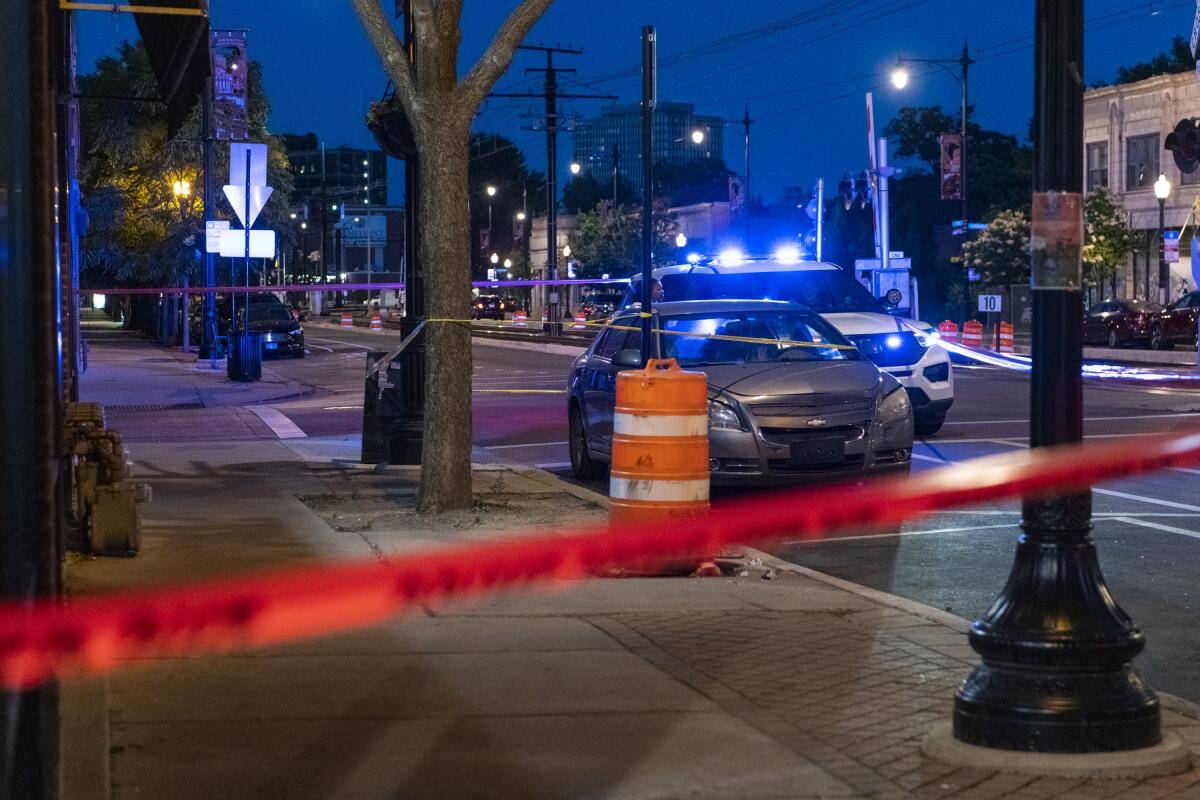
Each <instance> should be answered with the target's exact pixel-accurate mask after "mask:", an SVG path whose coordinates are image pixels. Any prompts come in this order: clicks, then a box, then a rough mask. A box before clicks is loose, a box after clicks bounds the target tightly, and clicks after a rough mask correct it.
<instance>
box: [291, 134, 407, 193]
mask: <svg viewBox="0 0 1200 800" xmlns="http://www.w3.org/2000/svg"><path fill="white" fill-rule="evenodd" d="M282 139H283V143H284V147H285V148H286V149H287V156H288V162H289V164H290V166H291V172H292V178H293V179H294V180H295V188H294V189H293V191H292V203H293V205H295V206H301V205H303V204H305V203H307V202H308V201H309V200H310V199H312V198H313V197H317V196H320V197H322V198H324V199H327V200H329V201H330V202H339V203H349V204H351V205H355V206H361V205H386V204H387V189H388V186H387V156H386V155H385V154H384V153H383V152H382V151H380V150H364V149H360V148H357V147H346V146H339V147H325V146H324V145H323V143H322V142H320V141H319V140H318V139H317V136H316V134H314V133H306V134H303V135H299V134H292V133H285V134H282Z"/></svg>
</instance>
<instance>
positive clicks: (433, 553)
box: [0, 431, 1200, 689]
mask: <svg viewBox="0 0 1200 800" xmlns="http://www.w3.org/2000/svg"><path fill="white" fill-rule="evenodd" d="M1197 462H1200V432H1191V433H1184V432H1180V431H1173V432H1171V433H1169V434H1162V435H1156V436H1144V437H1139V438H1137V439H1133V440H1130V439H1122V440H1120V441H1116V442H1106V443H1104V444H1098V445H1086V446H1084V445H1069V446H1063V447H1057V448H1044V449H1035V450H1024V451H1020V452H1016V453H1006V454H1003V455H999V456H990V457H987V458H981V459H975V460H972V461H970V462H964V463H959V464H955V465H953V466H950V467H946V468H943V469H937V470H931V471H929V472H926V473H923V474H920V475H917V476H915V477H912V478H903V477H897V478H892V479H887V480H880V481H876V482H873V483H872V484H871V485H870V486H867V487H862V486H858V485H854V484H847V485H842V486H827V487H820V488H814V489H802V490H792V491H788V492H777V493H773V494H770V495H755V496H752V497H746V498H742V499H738V500H733V501H728V502H725V503H722V504H721V505H719V506H717V507H715V508H713V509H710V510H709V511H707V512H702V513H699V514H697V515H696V516H694V517H692V518H690V519H689V520H688V521H687V524H686V525H681V524H663V525H657V526H653V525H645V524H642V523H639V524H636V525H628V526H608V527H605V528H603V529H599V530H597V529H593V530H590V531H581V532H575V533H573V534H572V535H564V532H563V531H562V530H555V531H553V532H549V533H544V534H535V535H528V536H523V537H519V538H511V539H502V540H496V541H490V542H471V543H462V544H456V545H452V546H446V547H440V548H436V549H430V550H422V551H419V552H413V553H410V554H389V556H388V560H387V562H385V563H380V562H379V561H378V560H376V559H375V558H370V559H362V560H357V561H350V562H345V561H343V562H340V563H339V562H333V563H329V562H322V563H310V564H308V565H306V566H301V567H293V568H290V569H283V570H278V569H277V570H269V571H259V572H252V573H244V574H242V575H239V576H236V577H232V578H224V579H219V580H209V581H206V582H202V583H193V584H190V585H184V586H174V587H163V588H158V589H153V590H141V591H130V592H123V593H120V594H112V595H108V596H98V597H74V598H72V600H71V603H70V604H69V605H67V604H65V603H61V602H55V601H49V600H42V601H36V602H33V603H27V602H7V603H4V604H0V684H2V685H3V686H5V687H7V688H10V689H18V688H28V687H32V686H36V685H38V684H40V683H44V682H46V681H49V680H51V679H53V678H56V677H68V676H72V675H100V674H104V673H106V672H109V671H111V670H113V669H115V668H116V667H117V666H118V665H120V664H122V663H123V664H130V663H134V662H135V661H136V660H138V659H147V658H162V657H170V656H178V655H185V654H186V655H198V654H203V653H216V652H226V651H230V650H235V649H239V648H247V647H254V646H263V645H270V644H279V643H282V642H287V641H294V640H297V639H302V638H307V637H312V636H320V635H325V634H330V633H335V632H339V631H346V630H351V629H354V628H361V627H366V626H368V625H373V624H377V623H379V622H381V621H383V620H384V619H387V618H388V617H390V616H392V615H394V614H397V613H399V612H401V611H405V610H409V609H413V610H416V609H420V608H422V607H423V606H424V605H425V604H428V603H431V602H435V601H437V600H439V599H442V598H445V597H447V596H450V595H469V594H480V593H483V592H485V591H494V590H496V589H498V588H501V587H505V586H516V585H525V584H530V583H533V582H536V581H543V582H544V581H551V580H555V579H559V580H561V579H572V578H579V577H583V576H586V575H590V574H595V573H597V572H599V571H602V570H604V569H606V568H608V567H610V566H612V565H614V564H626V563H630V562H641V563H654V562H655V561H657V560H659V559H662V558H664V557H668V558H669V557H671V556H673V555H675V554H679V553H689V552H698V551H710V552H712V551H715V550H717V549H719V548H720V547H722V546H724V545H729V544H755V543H760V544H761V543H769V542H772V541H777V540H779V539H781V538H783V537H786V538H787V539H789V540H797V541H798V540H806V539H818V538H823V537H826V536H830V535H833V534H836V535H839V536H845V535H847V534H851V535H852V534H856V533H857V534H862V535H870V534H872V533H875V532H876V531H877V529H878V526H881V525H895V524H898V523H900V522H903V521H904V520H907V519H912V518H914V517H920V516H923V515H925V514H928V513H929V512H931V511H936V510H943V509H950V508H958V507H963V506H970V505H976V504H979V503H984V502H989V501H995V500H1002V499H1006V498H1012V497H1022V496H1027V497H1031V498H1035V499H1036V498H1046V497H1051V496H1054V495H1061V494H1063V493H1069V492H1073V491H1079V490H1081V489H1086V488H1087V487H1089V486H1091V485H1092V484H1093V483H1097V482H1100V481H1106V480H1113V479H1116V478H1125V477H1129V476H1131V475H1137V474H1140V473H1144V472H1149V471H1152V470H1155V469H1162V468H1166V467H1186V466H1190V465H1194V464H1196V463H1197ZM1014 529H1015V526H1014Z"/></svg>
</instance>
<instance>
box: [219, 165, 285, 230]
mask: <svg viewBox="0 0 1200 800" xmlns="http://www.w3.org/2000/svg"><path fill="white" fill-rule="evenodd" d="M242 172H243V173H244V172H245V170H242ZM224 188H225V196H226V197H228V198H229V205H231V206H233V213H235V214H237V218H238V222H240V223H242V227H245V228H250V227H253V226H254V220H256V219H258V212H260V211H262V210H263V206H265V205H266V204H267V200H268V199H269V198H270V197H271V192H273V191H275V190H274V189H272V188H271V187H270V186H255V185H253V184H252V185H251V186H250V219H249V220H248V221H247V220H246V219H243V218H244V217H245V216H246V187H245V185H244V184H230V185H229V186H226V187H224Z"/></svg>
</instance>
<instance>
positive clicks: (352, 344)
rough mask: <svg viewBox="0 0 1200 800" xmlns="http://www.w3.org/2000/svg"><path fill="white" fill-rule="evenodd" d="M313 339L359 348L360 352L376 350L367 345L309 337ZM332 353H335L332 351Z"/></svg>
mask: <svg viewBox="0 0 1200 800" xmlns="http://www.w3.org/2000/svg"><path fill="white" fill-rule="evenodd" d="M308 338H309V339H310V340H311V339H316V340H317V341H318V342H329V343H331V344H340V345H345V346H346V347H357V348H358V349H359V350H374V349H376V348H374V347H368V346H367V345H365V344H355V343H354V342H343V341H342V340H341V339H322V338H321V337H319V336H309V337H308ZM330 352H333V351H332V350H331V351H330Z"/></svg>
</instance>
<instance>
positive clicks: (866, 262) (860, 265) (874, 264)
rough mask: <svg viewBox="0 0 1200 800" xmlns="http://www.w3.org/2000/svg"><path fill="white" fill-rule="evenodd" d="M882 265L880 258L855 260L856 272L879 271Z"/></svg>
mask: <svg viewBox="0 0 1200 800" xmlns="http://www.w3.org/2000/svg"><path fill="white" fill-rule="evenodd" d="M879 268H880V263H879V259H878V258H856V259H854V269H855V271H856V272H862V271H863V270H867V269H879Z"/></svg>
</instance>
